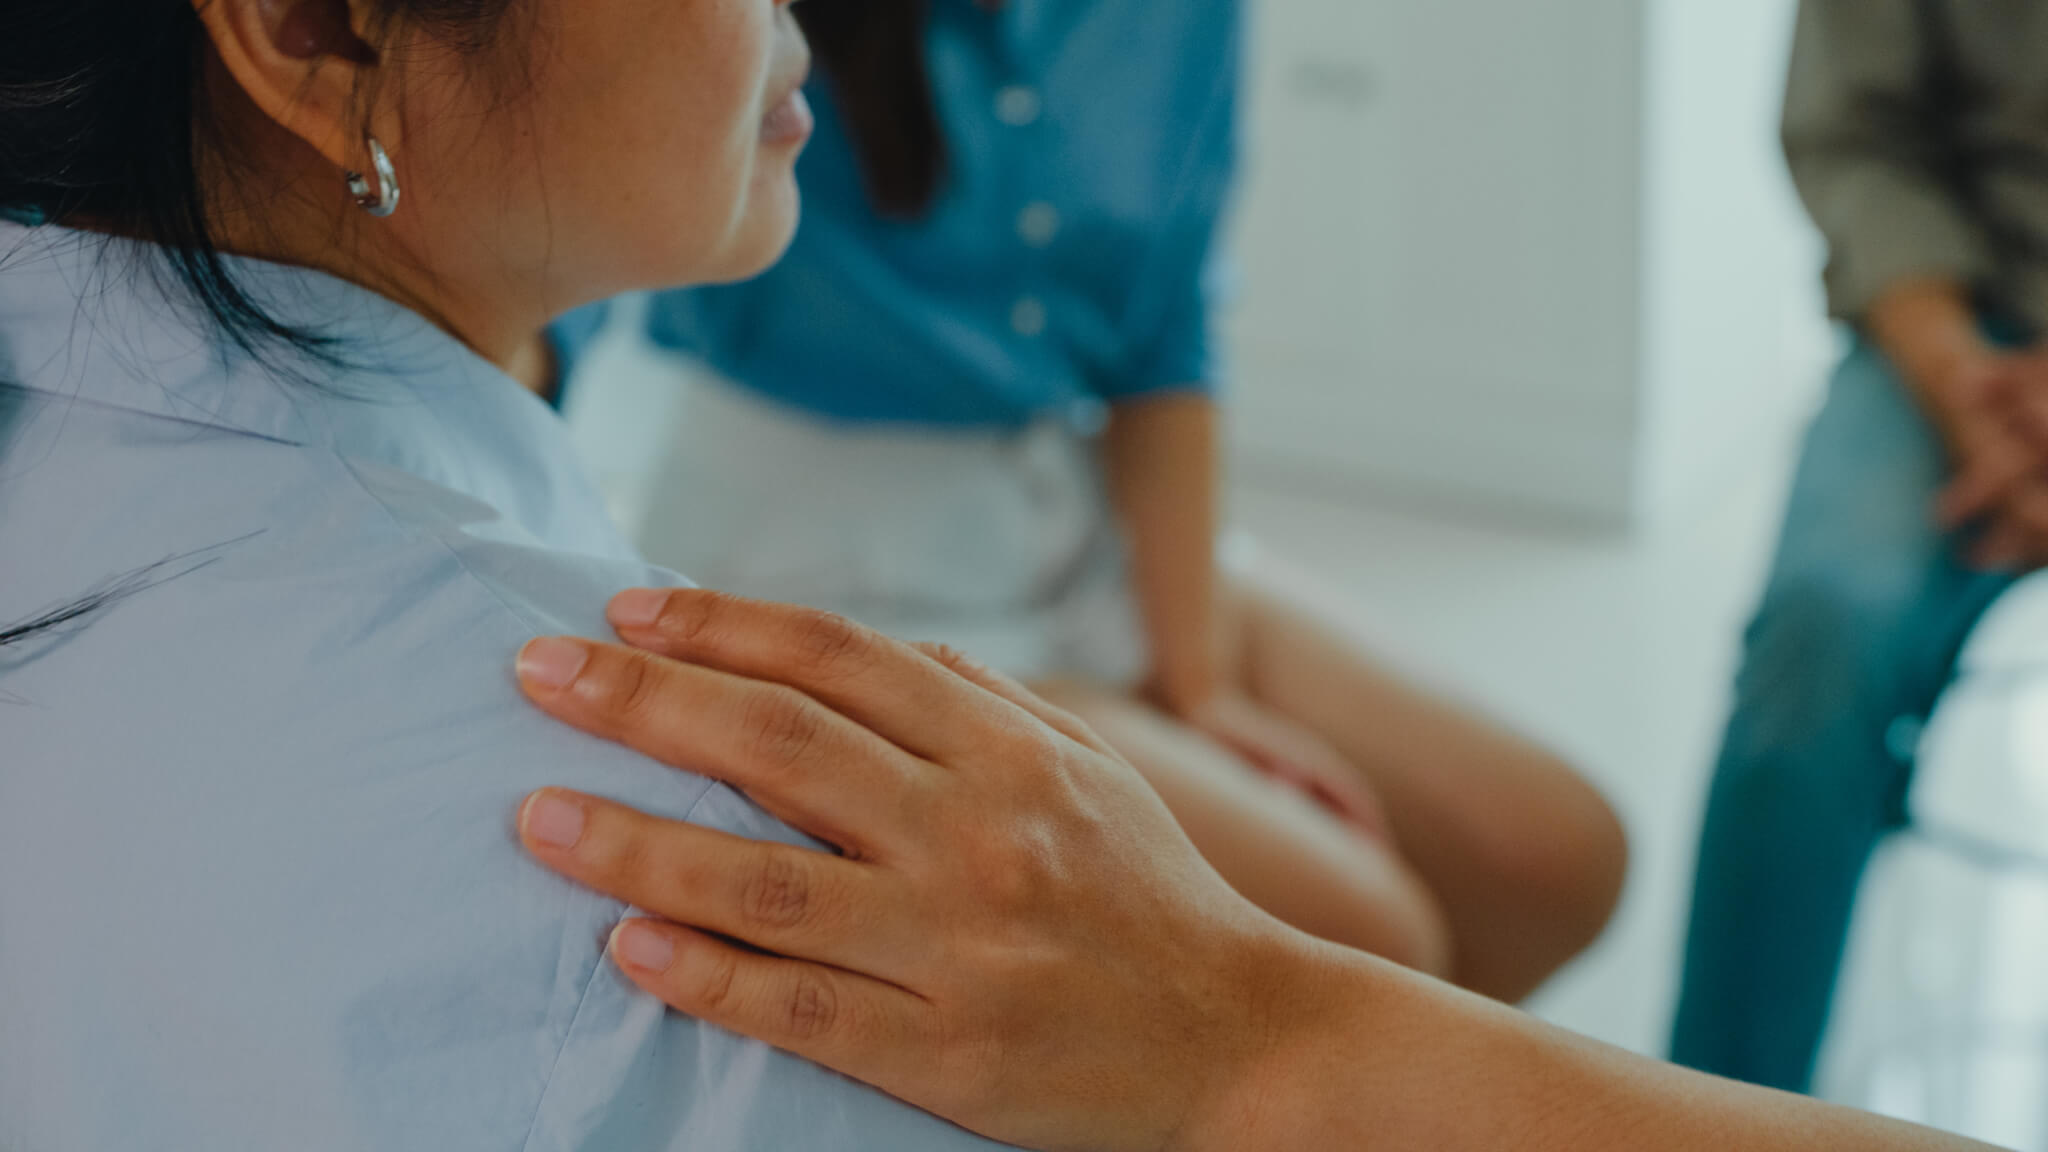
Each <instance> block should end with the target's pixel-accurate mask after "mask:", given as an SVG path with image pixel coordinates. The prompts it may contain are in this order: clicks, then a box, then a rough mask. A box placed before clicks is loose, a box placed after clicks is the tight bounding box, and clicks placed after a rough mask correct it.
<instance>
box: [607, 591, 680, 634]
mask: <svg viewBox="0 0 2048 1152" xmlns="http://www.w3.org/2000/svg"><path fill="white" fill-rule="evenodd" d="M667 603H668V593H666V592H660V591H656V590H655V589H652V588H635V589H632V590H631V591H628V592H621V593H619V594H618V595H617V596H614V597H612V607H611V618H612V623H613V624H616V625H618V626H619V627H621V628H652V627H654V622H655V621H656V620H659V619H660V618H661V610H662V607H663V606H664V605H666V604H667Z"/></svg>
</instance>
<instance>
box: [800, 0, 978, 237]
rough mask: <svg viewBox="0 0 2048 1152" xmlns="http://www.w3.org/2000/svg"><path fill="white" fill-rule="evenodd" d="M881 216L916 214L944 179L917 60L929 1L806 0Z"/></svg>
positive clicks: (925, 78) (823, 64) (933, 103)
mask: <svg viewBox="0 0 2048 1152" xmlns="http://www.w3.org/2000/svg"><path fill="white" fill-rule="evenodd" d="M797 16H798V19H799V20H801V21H802V23H803V26H804V33H805V34H806V35H807V36H809V37H810V40H811V48H812V51H814V52H815V53H816V54H817V58H818V64H819V67H820V69H821V70H822V71H823V72H824V74H825V76H826V77H827V79H828V80H829V81H830V83H831V85H832V94H833V97H834V98H835V100H836V101H837V104H838V106H839V108H840V114H841V117H842V119H844V121H845V122H846V127H847V131H848V133H849V134H850V135H851V136H852V138H853V146H854V151H855V152H856V153H857V154H858V155H859V157H860V162H861V173H862V176H863V177H864V179H865V181H866V184H867V190H868V198H869V199H870V200H872V201H873V203H874V206H875V209H876V210H877V211H879V212H880V213H882V214H883V215H885V216H893V217H898V218H912V217H917V216H922V215H923V214H924V213H925V212H926V211H928V210H929V209H930V208H931V206H932V202H933V201H934V200H936V199H937V198H938V195H939V190H940V188H941V186H942V185H943V184H944V182H945V177H946V139H945V133H944V130H943V129H942V128H941V127H940V124H939V110H938V98H937V96H936V95H935V94H934V93H933V91H932V81H931V71H930V68H929V67H928V66H927V64H926V62H925V32H926V29H927V27H928V26H929V24H930V21H931V0H811V2H810V3H806V4H800V5H798V6H797Z"/></svg>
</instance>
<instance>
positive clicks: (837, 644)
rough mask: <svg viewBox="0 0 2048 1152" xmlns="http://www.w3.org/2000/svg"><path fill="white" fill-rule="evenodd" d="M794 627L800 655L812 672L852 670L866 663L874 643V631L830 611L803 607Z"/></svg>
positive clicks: (832, 672)
mask: <svg viewBox="0 0 2048 1152" xmlns="http://www.w3.org/2000/svg"><path fill="white" fill-rule="evenodd" d="M791 627H792V631H793V633H794V636H795V643H796V656H797V659H798V661H799V662H800V664H801V666H802V668H803V669H804V671H806V672H808V673H810V674H811V675H813V676H837V675H846V674H851V673H852V672H854V671H856V670H858V669H859V668H861V667H864V666H865V665H866V663H867V657H868V656H869V654H870V653H871V652H872V651H873V648H874V644H875V637H874V634H873V633H871V632H869V631H868V630H867V629H865V628H862V627H861V626H860V625H858V624H855V623H854V622H853V621H851V620H848V619H847V618H845V617H844V616H837V615H834V614H832V613H830V612H821V611H817V610H815V609H808V608H806V609H803V610H800V611H799V612H798V613H797V614H796V616H795V619H794V620H793V622H792V625H791Z"/></svg>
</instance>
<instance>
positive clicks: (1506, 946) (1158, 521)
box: [572, 0, 1627, 1001]
mask: <svg viewBox="0 0 2048 1152" xmlns="http://www.w3.org/2000/svg"><path fill="white" fill-rule="evenodd" d="M801 18H802V19H803V20H804V22H805V24H806V30H807V31H808V32H809V34H810V38H811V41H812V43H813V45H814V47H815V49H816V51H817V52H818V54H819V59H820V62H821V64H822V65H823V66H822V67H821V69H820V78H819V80H818V82H817V83H816V84H814V85H813V86H812V90H811V98H812V103H813V106H814V107H816V108H817V109H818V115H819V132H818V137H817V141H816V143H815V145H814V146H813V147H812V149H811V150H810V151H809V152H808V153H807V154H806V155H805V157H804V159H803V160H802V162H801V164H800V166H799V175H800V177H801V179H802V183H803V185H804V189H805V198H806V201H805V202H806V209H805V222H804V226H803V228H802V229H801V230H800V232H799V234H798V235H797V237H796V240H795V242H794V245H793V247H792V249H791V251H790V253H789V255H788V257H787V259H785V260H784V261H783V262H782V263H781V264H780V265H779V266H778V267H776V268H775V269H773V270H772V271H770V272H769V273H767V274H766V275H765V276H762V277H760V278H757V279H755V280H753V281H750V282H748V283H746V284H743V285H738V286H731V287H718V288H698V289H691V290H686V291H680V292H675V293H668V294H664V295H662V296H660V297H657V298H656V300H655V302H654V305H653V308H652V310H651V314H650V315H651V319H650V322H649V328H648V330H649V334H650V335H651V337H652V338H653V340H654V342H655V343H657V344H659V345H662V346H665V347H668V348H673V349H677V350H680V351H683V352H686V353H688V354H690V355H692V356H694V357H697V358H698V359H700V360H701V361H702V362H703V363H705V364H707V365H708V366H709V367H710V368H711V369H712V370H713V372H714V373H715V374H716V375H717V376H718V377H721V378H722V379H721V380H716V381H710V382H705V383H702V384H700V385H698V386H696V387H694V388H692V389H691V390H690V392H689V394H688V399H687V400H686V402H685V406H684V418H683V420H682V421H681V422H680V425H679V434H678V438H677V440H676V441H675V442H674V444H673V445H672V447H671V451H670V454H669V459H668V464H667V466H666V475H665V476H664V477H663V478H662V480H661V481H660V483H659V484H658V486H657V487H656V489H655V497H654V499H653V501H652V509H651V514H650V517H649V522H648V526H647V528H646V530H645V532H644V533H643V534H642V539H641V543H642V545H643V546H644V547H645V548H646V549H647V550H648V553H649V555H650V556H652V557H653V558H655V559H656V560H657V561H659V562H661V563H664V564H668V565H672V566H674V567H676V568H678V569H680V570H682V571H685V572H688V573H690V575H691V576H692V578H693V579H696V580H699V581H702V582H703V583H705V584H706V585H708V586H710V587H714V588H718V589H721V590H724V591H729V592H734V593H737V594H741V595H747V596H758V597H762V598H764V599H769V600H776V601H785V602H790V603H800V604H806V605H811V606H814V607H819V608H824V609H828V610H831V611H834V612H839V613H843V614H846V615H849V616H852V617H854V618H856V619H859V620H861V621H862V622H863V623H866V624H869V625H872V626H874V627H876V628H877V629H879V630H880V631H882V632H885V633H887V634H890V635H894V636H902V637H905V638H908V639H912V640H922V641H934V642H944V643H948V644H951V645H953V646H955V647H958V648H960V649H962V650H964V651H967V652H969V653H970V654H972V655H974V656H975V657H976V658H978V659H980V660H982V661H983V662H985V663H987V664H990V665H992V666H994V667H996V668H999V669H1001V670H1002V671H1004V672H1006V673H1008V674H1010V675H1012V676H1015V677H1017V678H1019V679H1020V680H1023V681H1025V682H1026V683H1028V684H1029V685H1030V686H1031V687H1032V688H1033V689H1034V690H1036V691H1038V692H1040V693H1041V694H1043V695H1045V696H1047V697H1048V698H1049V699H1051V700H1053V701H1054V702H1056V703H1058V704H1060V705H1062V706H1064V707H1067V708H1069V709H1071V710H1073V711H1075V712H1076V713H1078V714H1080V715H1081V716H1082V717H1083V718H1085V719H1086V720H1087V721H1088V722H1089V723H1090V724H1092V725H1094V726H1095V727H1096V728H1097V730H1099V731H1101V732H1102V733H1103V734H1104V735H1105V736H1107V737H1108V738H1109V739H1110V741H1111V742H1112V743H1113V744H1114V745H1115V746H1116V747H1117V749H1118V750H1119V751H1120V752H1122V753H1123V754H1124V755H1126V756H1128V757H1130V758H1131V760H1132V761H1133V762H1134V763H1136V764H1137V765H1138V767H1139V768H1140V769H1141V770H1143V771H1144V772H1145V773H1146V775H1147V777H1148V778H1149V779H1150V780H1151V781H1152V782H1153V784H1154V786H1155V787H1157V788H1158V789H1159V791H1160V793H1161V795H1163V796H1164V797H1165V798H1166V800H1167V802H1168V804H1169V805H1171V806H1172V808H1173V809H1174V811H1175V813H1176V814H1177V815H1178V816H1179V817H1180V818H1181V820H1182V822H1183V823H1184V825H1185V826H1186V827H1187V829H1188V830H1189V832H1190V833H1191V834H1192V835H1193V836H1194V837H1195V840H1196V843H1197V844H1198V845H1199V846H1200V847H1201V849H1202V851H1203V852H1204V854H1205V855H1206V856H1207V857H1208V859H1209V860H1210V861H1211V862H1212V863H1214V864H1215V865H1216V866H1217V867H1218V868H1219V869H1221V870H1222V872H1223V874H1224V875H1225V876H1226V877H1227V878H1228V879H1229V880H1230V881H1231V882H1232V883H1233V884H1234V885H1236V886H1237V887H1238V888H1239V889H1240V890H1241V891H1243V892H1245V893H1246V894H1247V895H1249V896H1251V897H1252V898H1253V899H1254V900H1255V901H1257V902H1258V903H1259V904H1261V905H1262V906H1264V907H1265V908H1267V909H1268V910H1269V911H1272V912H1274V913H1276V914H1278V915H1280V916H1281V917H1282V918H1283V919H1286V920H1288V921H1289V922H1291V923H1294V924H1296V925H1297V926H1300V927H1303V928H1306V929H1308V930H1310V931H1313V932H1315V933H1317V934H1318V935H1321V936H1323V937H1325V938H1327V939H1331V940H1335V941H1338V942H1341V943H1345V944H1349V945H1352V946H1355V947H1359V948H1364V949H1367V950H1370V951H1373V952H1376V953H1378V954H1381V955H1384V956H1388V957H1391V958H1394V959H1397V960H1400V961H1402V962H1403V963H1407V964H1409V965H1411V966H1414V967H1417V968H1419V969H1421V970H1423V971H1427V972H1432V973H1436V974H1440V975H1447V976H1449V977H1450V978H1452V979H1454V980H1456V981H1457V982H1458V983H1460V984H1462V985H1464V986H1466V987H1469V988H1472V989H1475V990H1478V991H1482V992H1485V993H1486V994H1488V995H1491V996H1495V997H1498V998H1501V999H1504V1000H1509V1001H1514V1000H1519V999H1522V998H1523V997H1525V996H1527V995H1528V994H1529V993H1530V992H1532V991H1534V990H1535V988H1536V987H1537V986H1538V985H1539V984H1541V983H1542V982H1543V981H1544V980H1545V979H1546V978H1547V977H1548V976H1549V975H1550V974H1551V973H1552V972H1554V971H1555V970H1556V969H1557V968H1558V967H1559V966H1561V965H1562V964H1564V963H1565V962H1566V961H1567V960H1569V959H1570V958H1571V957H1572V956H1574V955H1575V954H1577V953H1578V952H1579V951H1580V950H1582V949H1583V948H1585V947H1586V946H1587V945H1588V944H1590V943H1591V942H1592V940H1593V939H1594V938H1595V937H1597V936H1598V935H1599V933H1600V931H1601V929H1602V928H1603V926H1604V925H1605V924H1606V922H1607V918H1608V916H1609V914H1610V912H1611V911H1612V910H1613V908H1614V904H1615V901H1616V900H1617V898H1618V897H1619V894H1620V891H1621V886H1622V879H1623V872H1624V868H1625V861H1626V856H1627V852H1626V846H1625V843H1624V839H1623V835H1622V830H1621V827H1620V825H1619V822H1618V821H1617V820H1616V819H1615V817H1614V814H1613V812H1612V811H1611V810H1610V809H1609V807H1608V805H1607V804H1606V803H1605V801H1604V800H1602V798H1601V797H1600V796H1599V795H1598V794H1597V793H1596V792H1595V791H1594V790H1593V789H1592V788H1591V787H1589V786H1588V785H1587V784H1586V783H1585V782H1584V781H1583V780H1581V779H1580V778H1579V777H1578V776H1577V775H1576V774H1575V773H1574V772H1573V771H1572V770H1571V768H1570V767H1569V766H1568V765H1566V764H1564V763H1563V762H1561V761H1560V760H1558V759H1557V758H1556V757H1554V756H1552V755H1549V754H1548V753H1546V752H1544V751H1542V750H1541V749H1538V748H1536V747H1534V746H1533V745H1531V744H1530V743H1528V742H1527V741H1525V740H1522V739H1520V738H1519V737H1517V736H1515V735H1513V734H1512V733H1509V732H1506V731H1504V730H1502V729H1501V728H1499V727H1497V726H1495V725H1492V724H1489V723H1486V722H1485V721H1483V720H1481V719H1478V718H1476V717H1474V716H1471V715H1469V714H1467V713H1466V712H1464V711H1463V710H1461V709H1459V708H1456V707H1454V706H1452V705H1450V704H1448V703H1446V702H1444V701H1442V700H1440V699H1438V698H1436V697H1434V696H1432V695H1430V694H1428V693H1425V692H1422V691H1419V690H1417V689H1416V688H1413V687H1411V686H1410V685H1408V684H1405V683H1403V682H1401V681H1400V680H1399V679H1397V678H1396V677H1394V676H1391V675H1389V674H1388V673H1386V672H1385V671H1383V670H1381V669H1379V668H1378V667H1376V666H1375V665H1374V664H1373V662H1372V661H1371V660H1370V658H1369V657H1368V656H1367V655H1366V654H1365V653H1363V652H1362V651H1361V649H1360V647H1359V646H1358V645H1357V644H1355V643H1351V642H1348V641H1347V640H1346V639H1344V638H1343V636H1342V633H1341V630H1340V629H1338V628H1336V627H1334V626H1332V625H1331V623H1330V621H1329V620H1327V619H1326V618H1325V617H1324V616H1323V615H1322V614H1320V613H1319V612H1317V611H1316V610H1315V609H1313V608H1312V607H1309V606H1307V605H1304V604H1303V603H1301V602H1300V601H1299V599H1298V598H1296V597H1292V596H1289V595H1285V594H1283V593H1282V592H1281V591H1280V590H1279V589H1277V588H1276V587H1275V582H1274V581H1271V580H1270V579H1264V578H1262V577H1263V576H1264V575H1265V572H1264V571H1263V569H1264V567H1265V566H1263V565H1261V564H1259V563H1257V562H1256V556H1255V553H1254V562H1250V563H1246V562H1242V559H1243V558H1242V557H1241V556H1238V555H1236V553H1239V552H1242V551H1244V550H1243V549H1237V548H1222V549H1219V547H1218V536H1219V533H1218V527H1219V509H1218V505H1219V498H1218V497H1219V488H1220V476H1219V473H1220V461H1219V453H1218V450H1217V441H1218V438H1219V437H1218V427H1219V424H1220V422H1221V409H1220V406H1219V404H1218V403H1217V402H1216V400H1215V399H1214V398H1213V393H1214V392H1215V390H1216V389H1217V388H1218V387H1219V386H1220V385H1222V384H1223V383H1224V376H1225V369H1226V366H1225V365H1224V363H1223V357H1222V356H1221V355H1220V351H1219V349H1218V347H1217V344H1218V341H1217V339H1216V337H1215V335H1214V334H1213V333H1212V326H1213V325H1212V313H1214V312H1215V310H1216V308H1217V304H1218V301H1219V297H1220V296H1221V294H1222V293H1224V292H1225V291H1226V290H1227V289H1226V285H1227V283H1228V280H1229V276H1228V274H1227V271H1226V270H1225V269H1224V267H1223V261H1222V259H1221V256H1220V251H1219V250H1220V244H1219V242H1218V233H1219V230H1220V228H1221V223H1222V219H1223V216H1224V211H1225V207H1226V203H1227V200H1228V197H1229V193H1230V190H1231V187H1232V184H1233V182H1234V176H1235V168H1236V162H1237V153H1238V146H1237V138H1238V132H1237V109H1238V91H1237V90H1238V84H1239V59H1238V57H1239V51H1240V47H1239V40H1240V30H1239V21H1240V13H1239V6H1238V3H1237V2H1236V0H1180V2H1178V3H1172V4H1158V3H1141V2H1135V0H1008V2H1002V0H984V2H980V3H969V2H967V0H858V2H842V0H834V2H832V3H819V4H815V5H812V6H809V7H808V8H806V9H804V10H803V11H802V14H801ZM572 343H573V342H572ZM572 351H573V349H572ZM1219 554H1221V555H1222V556H1223V557H1224V559H1223V560H1222V561H1221V562H1219Z"/></svg>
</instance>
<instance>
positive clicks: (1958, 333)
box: [1867, 277, 1991, 403]
mask: <svg viewBox="0 0 2048 1152" xmlns="http://www.w3.org/2000/svg"><path fill="white" fill-rule="evenodd" d="M1867 326H1868V328H1869V330H1870V337H1871V339H1872V340H1874V341H1876V343H1877V346H1878V347H1879V348H1880V349H1882V350H1883V351H1884V354H1885V356H1886V357H1888V358H1889V359H1890V360H1891V361H1892V363H1893V364H1894V365H1896V366H1897V367H1898V369H1899V371H1900V373H1901V374H1902V375H1903V376H1904V377H1905V378H1906V381H1907V383H1908V384H1909V385H1911V386H1912V387H1913V389H1914V390H1915V391H1916V392H1917V393H1918V394H1919V397H1920V399H1921V401H1922V402H1923V403H1938V402H1939V401H1940V400H1942V399H1943V397H1942V396H1941V395H1940V393H1941V392H1942V390H1943V389H1944V388H1945V386H1946V382H1947V381H1949V380H1951V379H1953V378H1955V377H1956V376H1957V375H1958V374H1959V373H1960V372H1962V371H1963V370H1964V369H1965V368H1967V367H1969V366H1970V365H1971V363H1973V362H1974V361H1975V360H1977V359H1979V358H1981V357H1983V356H1986V355H1989V354H1990V353H1991V347H1990V345H1989V343H1988V342H1987V341H1986V340H1985V339H1984V337H1983V335H1982V333H1981V331H1980V330H1979V328H1978V325H1977V317H1976V312H1975V310H1974V309H1973V308H1972V307H1971V306H1970V294H1969V289H1968V288H1966V287H1965V286H1964V285H1963V284H1962V283H1960V282H1958V281H1955V280H1951V279H1947V278H1943V277H1929V278H1926V279H1918V280H1907V281H1902V282H1900V283H1898V284H1895V285H1893V286H1892V287H1891V288H1890V289H1888V290H1887V291H1886V292H1885V293H1884V294H1883V295H1882V296H1880V297H1879V298H1878V300H1877V303H1876V304H1875V305H1873V306H1872V307H1871V310H1870V316H1869V319H1868V322H1867Z"/></svg>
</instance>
